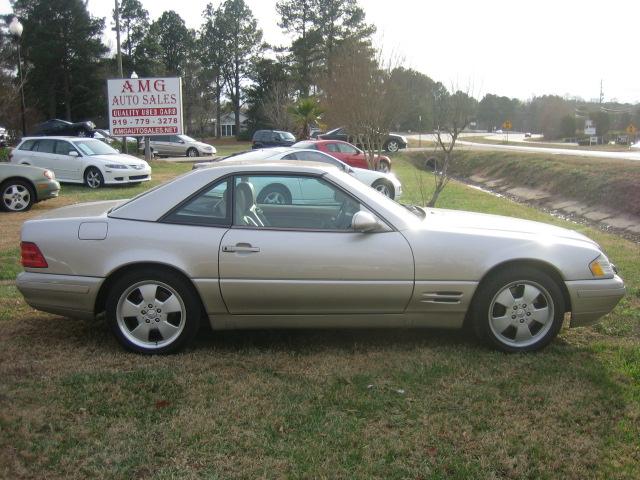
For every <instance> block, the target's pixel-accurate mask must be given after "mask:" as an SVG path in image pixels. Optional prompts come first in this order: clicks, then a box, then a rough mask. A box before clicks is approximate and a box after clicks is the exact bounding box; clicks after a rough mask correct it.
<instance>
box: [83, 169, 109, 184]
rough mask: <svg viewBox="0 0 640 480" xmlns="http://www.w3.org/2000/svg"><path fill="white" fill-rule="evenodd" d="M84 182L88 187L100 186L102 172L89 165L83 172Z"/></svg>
mask: <svg viewBox="0 0 640 480" xmlns="http://www.w3.org/2000/svg"><path fill="white" fill-rule="evenodd" d="M84 183H85V185H86V186H87V187H89V188H100V187H102V186H103V185H104V177H103V176H102V172H100V170H98V169H97V168H96V167H89V168H87V170H86V171H85V172H84Z"/></svg>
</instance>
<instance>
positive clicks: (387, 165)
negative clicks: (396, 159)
mask: <svg viewBox="0 0 640 480" xmlns="http://www.w3.org/2000/svg"><path fill="white" fill-rule="evenodd" d="M292 146H293V147H295V148H308V149H311V150H320V151H321V152H324V153H328V154H329V155H331V156H333V157H336V158H337V159H338V160H342V161H343V162H344V163H346V164H348V165H351V166H352V167H355V168H366V169H369V163H368V162H367V155H366V154H365V153H364V152H363V151H362V150H360V149H359V148H356V147H354V146H353V145H351V144H350V143H348V142H343V141H342V140H303V141H301V142H298V143H294V144H293V145H292ZM376 159H378V155H376ZM377 163H378V170H379V171H381V172H389V171H390V170H391V159H389V157H385V156H384V155H381V156H380V157H379V162H377Z"/></svg>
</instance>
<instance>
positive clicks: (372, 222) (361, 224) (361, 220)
mask: <svg viewBox="0 0 640 480" xmlns="http://www.w3.org/2000/svg"><path fill="white" fill-rule="evenodd" d="M351 226H352V227H353V229H354V230H355V231H356V232H362V233H365V232H373V231H375V230H378V228H379V227H380V224H379V223H378V220H376V217H374V216H373V215H372V214H370V213H369V212H362V211H360V212H356V213H355V214H354V215H353V218H352V219H351Z"/></svg>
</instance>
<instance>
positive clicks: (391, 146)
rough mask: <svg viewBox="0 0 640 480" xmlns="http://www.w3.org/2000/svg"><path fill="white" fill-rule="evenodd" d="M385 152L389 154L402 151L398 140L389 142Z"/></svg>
mask: <svg viewBox="0 0 640 480" xmlns="http://www.w3.org/2000/svg"><path fill="white" fill-rule="evenodd" d="M385 150H386V151H387V152H397V151H398V150H400V144H399V143H398V141H397V140H389V141H388V142H387V145H386V147H385Z"/></svg>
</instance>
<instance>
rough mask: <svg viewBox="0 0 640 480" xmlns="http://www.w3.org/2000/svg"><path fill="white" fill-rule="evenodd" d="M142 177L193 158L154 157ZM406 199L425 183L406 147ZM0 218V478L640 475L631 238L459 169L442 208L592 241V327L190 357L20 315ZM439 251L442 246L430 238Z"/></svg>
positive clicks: (318, 341)
mask: <svg viewBox="0 0 640 480" xmlns="http://www.w3.org/2000/svg"><path fill="white" fill-rule="evenodd" d="M156 163H157V165H156V164H154V165H153V167H154V181H153V182H152V183H151V185H152V184H153V183H156V182H158V181H160V180H163V179H166V178H170V177H171V176H173V175H176V174H178V173H180V172H181V171H186V170H188V169H189V168H190V165H188V164H187V165H184V164H182V165H175V164H166V163H161V162H156ZM394 170H395V173H396V174H397V175H398V176H399V178H400V179H401V180H402V182H403V184H404V191H405V198H404V199H403V200H404V201H405V202H414V203H423V202H422V195H421V194H420V190H421V188H420V185H422V186H423V187H424V188H426V189H427V191H425V192H424V194H425V196H428V194H429V191H428V190H429V187H430V181H431V178H430V176H429V174H428V173H426V172H420V171H418V170H416V169H415V168H414V167H413V166H412V165H411V164H410V163H409V162H407V161H405V160H403V155H396V156H395V158H394ZM151 185H149V184H147V185H144V186H140V187H134V188H118V189H115V188H113V189H104V190H101V191H99V192H93V191H88V190H85V189H84V188H80V187H70V186H67V185H65V186H64V190H63V196H62V197H61V198H60V199H57V200H55V201H51V202H45V203H42V204H39V205H37V206H36V207H35V208H34V211H33V212H31V213H28V214H24V215H22V216H9V215H2V216H0V222H2V223H1V225H2V227H3V236H2V243H1V244H0V262H1V264H0V278H1V279H3V280H0V327H1V328H0V379H1V381H0V478H159V479H170V478H212V479H217V478H220V479H222V478H257V477H259V478H283V477H284V478H349V479H351V478H385V479H395V478H398V479H400V478H418V479H427V478H434V479H438V478H454V479H455V478H459V479H467V478H532V479H539V478H549V479H556V478H572V479H584V478H607V479H608V478H628V479H637V478H639V477H640V247H639V246H638V245H637V244H634V243H631V242H628V241H626V240H622V239H620V238H618V237H614V236H611V235H608V234H605V233H602V232H600V231H597V230H593V229H590V228H587V227H583V226H578V225H574V224H568V223H566V222H563V221H560V220H557V219H554V218H552V217H550V216H547V215H545V214H543V213H540V212H538V211H536V210H533V209H531V208H528V207H525V206H522V205H518V204H515V203H513V202H510V201H508V200H505V199H500V198H496V197H493V196H491V195H488V194H485V193H483V192H480V191H477V190H474V189H471V188H467V187H465V186H463V185H460V184H457V183H451V184H450V185H449V186H448V187H447V189H446V190H445V192H444V193H443V195H442V197H441V201H440V205H439V206H442V207H447V208H461V209H468V210H476V211H483V212H491V213H500V214H506V215H512V216H517V217H522V218H529V219H534V220H543V221H548V222H552V223H556V224H559V225H564V226H569V227H570V228H575V229H577V230H580V231H582V232H584V233H586V234H587V235H589V236H591V237H592V238H594V239H595V240H597V241H598V242H600V243H601V245H602V246H603V248H605V250H606V251H607V252H608V254H609V256H610V257H611V258H612V259H613V261H614V262H615V263H616V264H617V265H618V267H619V268H620V270H621V274H622V276H623V277H624V278H625V280H626V281H627V285H628V290H629V294H628V295H627V297H626V298H625V299H624V301H623V302H622V303H621V304H620V305H619V306H618V307H617V308H616V310H615V311H614V312H613V313H612V314H611V315H609V316H608V317H607V318H606V319H605V320H604V321H603V322H602V323H601V324H600V325H598V326H596V327H593V328H583V329H577V330H563V332H562V333H561V335H560V336H559V338H558V339H557V340H556V341H555V342H553V343H552V344H551V345H550V346H549V347H548V348H547V349H545V350H544V351H542V352H539V353H536V354H527V355H505V354H502V353H497V352H494V351H491V350H489V349H487V348H486V347H484V346H482V345H479V344H478V343H477V342H476V341H475V340H474V338H473V337H471V336H469V335H467V334H465V333H463V332H459V331H432V330H418V331H406V330H398V331H376V330H369V331H356V330H348V331H331V330H329V331H243V332H224V333H210V332H203V333H202V335H201V337H200V338H199V339H198V341H197V342H196V344H195V346H194V347H193V348H191V349H190V350H188V351H187V352H185V353H183V354H179V355H174V356H168V357H141V356H137V355H133V354H128V353H125V352H124V351H122V350H121V348H120V347H119V345H118V344H117V343H116V341H115V340H114V339H113V338H112V337H111V335H110V334H109V332H108V331H107V329H106V327H105V325H104V323H103V322H102V321H98V322H94V323H90V322H85V321H80V320H72V319H65V318H61V317H56V316H53V315H48V314H45V313H40V312H36V311H34V310H32V309H31V308H29V307H28V306H27V305H25V303H24V302H23V300H22V298H21V296H20V295H19V294H18V292H17V291H16V289H15V287H14V285H13V281H12V279H13V278H14V277H15V273H16V271H18V270H19V267H18V266H17V261H16V256H17V254H18V250H17V248H16V242H17V241H18V233H19V232H18V230H19V225H20V223H21V222H22V221H23V220H24V219H25V218H28V217H31V216H34V215H36V214H37V213H38V212H42V211H44V210H48V209H50V208H53V207H55V206H59V205H62V204H64V203H69V202H72V201H86V200H96V199H101V198H120V197H121V198H125V197H128V196H130V195H133V194H135V193H137V192H138V191H140V190H142V189H145V188H148V187H149V186H151ZM434 254H437V252H434Z"/></svg>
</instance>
